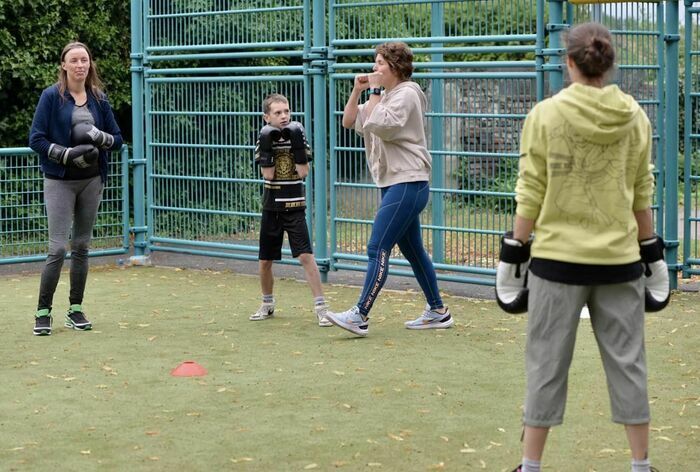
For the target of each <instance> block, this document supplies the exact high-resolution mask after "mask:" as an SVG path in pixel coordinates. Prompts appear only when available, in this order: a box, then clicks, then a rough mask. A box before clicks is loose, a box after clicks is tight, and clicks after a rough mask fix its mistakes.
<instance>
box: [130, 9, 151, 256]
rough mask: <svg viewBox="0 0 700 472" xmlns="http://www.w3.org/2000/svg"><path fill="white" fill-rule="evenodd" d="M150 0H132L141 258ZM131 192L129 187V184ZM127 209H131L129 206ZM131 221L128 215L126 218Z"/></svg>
mask: <svg viewBox="0 0 700 472" xmlns="http://www.w3.org/2000/svg"><path fill="white" fill-rule="evenodd" d="M147 2H148V0H131V31H132V34H131V97H132V104H131V123H132V127H133V134H132V140H133V142H132V148H133V149H132V155H133V159H134V162H135V163H136V165H135V166H134V227H135V228H136V231H135V234H134V255H135V256H137V257H142V256H144V255H145V253H146V247H147V239H146V234H145V232H144V231H143V228H144V227H145V226H146V224H147V223H146V213H145V212H146V202H145V201H144V199H143V196H144V194H145V192H144V180H145V175H144V165H143V164H144V142H145V136H144V129H143V120H144V116H146V117H147V115H146V114H145V113H144V103H143V97H144V87H143V85H144V77H143V71H144V55H145V50H146V45H147V44H146V42H145V41H144V39H146V41H147V40H148V39H147V38H148V37H147V31H148V28H147V27H144V26H145V25H144V22H143V19H144V18H146V14H147V11H148V9H147V6H146V5H145V3H147ZM127 192H128V187H127ZM126 211H127V212H128V211H129V209H128V208H127V209H126ZM127 220H128V217H127Z"/></svg>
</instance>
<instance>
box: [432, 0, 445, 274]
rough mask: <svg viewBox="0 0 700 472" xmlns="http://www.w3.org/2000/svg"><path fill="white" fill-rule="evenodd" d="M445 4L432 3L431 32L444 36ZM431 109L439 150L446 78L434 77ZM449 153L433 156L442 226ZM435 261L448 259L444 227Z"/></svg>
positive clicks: (436, 213)
mask: <svg viewBox="0 0 700 472" xmlns="http://www.w3.org/2000/svg"><path fill="white" fill-rule="evenodd" d="M444 17H445V5H444V4H443V3H433V4H432V5H431V20H430V21H431V24H430V28H431V32H432V36H433V37H439V38H441V37H444V36H445V18H444ZM431 46H432V47H434V48H441V47H442V46H443V44H442V43H433V44H431ZM443 60H444V55H443V54H442V53H441V52H440V53H435V54H431V61H433V62H443ZM435 72H442V69H436V70H435ZM430 82H431V86H432V90H431V94H430V95H431V98H430V102H431V111H432V113H434V114H435V116H434V117H433V119H432V124H431V127H430V134H431V140H432V142H431V145H430V147H431V148H432V149H435V150H441V149H444V148H445V143H444V141H445V140H444V134H443V133H444V126H443V120H444V118H443V117H442V116H441V114H442V113H444V111H445V93H444V84H445V81H444V80H443V79H431V81H430ZM444 159H445V156H444V155H440V154H438V155H437V159H435V158H433V172H432V173H433V175H432V177H433V185H432V186H433V188H437V189H440V190H439V191H438V192H436V193H434V194H433V196H432V209H433V212H432V221H433V225H434V226H437V227H439V228H443V227H444V226H445V200H444V193H443V192H442V189H443V188H445V162H444ZM432 238H433V261H434V262H444V261H445V241H444V231H443V230H442V229H434V230H433V234H432Z"/></svg>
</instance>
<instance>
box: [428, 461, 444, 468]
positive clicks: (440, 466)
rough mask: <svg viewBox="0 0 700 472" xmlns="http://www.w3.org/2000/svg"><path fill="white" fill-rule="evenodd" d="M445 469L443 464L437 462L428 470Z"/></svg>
mask: <svg viewBox="0 0 700 472" xmlns="http://www.w3.org/2000/svg"><path fill="white" fill-rule="evenodd" d="M444 469H445V463H444V462H438V463H437V464H433V465H431V466H429V467H428V470H444Z"/></svg>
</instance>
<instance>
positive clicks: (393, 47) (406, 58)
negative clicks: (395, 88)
mask: <svg viewBox="0 0 700 472" xmlns="http://www.w3.org/2000/svg"><path fill="white" fill-rule="evenodd" d="M378 54H381V55H382V57H384V60H385V61H386V63H387V64H388V65H389V67H390V68H391V70H392V71H394V73H395V74H396V76H397V77H398V78H399V80H402V81H403V80H408V79H410V78H411V75H413V51H411V48H409V47H408V44H406V43H403V42H401V41H392V42H389V43H384V44H380V45H379V46H377V47H376V48H375V50H374V55H375V57H376V56H377V55H378Z"/></svg>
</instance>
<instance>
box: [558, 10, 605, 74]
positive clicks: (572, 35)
mask: <svg viewBox="0 0 700 472" xmlns="http://www.w3.org/2000/svg"><path fill="white" fill-rule="evenodd" d="M566 54H567V56H569V57H570V58H571V59H572V60H573V61H574V64H576V67H578V69H579V70H580V71H581V73H582V74H583V75H584V76H585V77H588V78H598V77H601V76H603V75H605V74H606V73H607V72H608V71H609V70H610V69H611V68H612V67H613V65H614V64H615V48H614V47H613V45H612V35H611V34H610V31H608V29H607V28H606V27H605V26H603V25H601V24H600V23H583V24H580V25H578V26H575V27H574V28H572V29H571V30H570V31H569V32H568V34H567V35H566Z"/></svg>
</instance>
